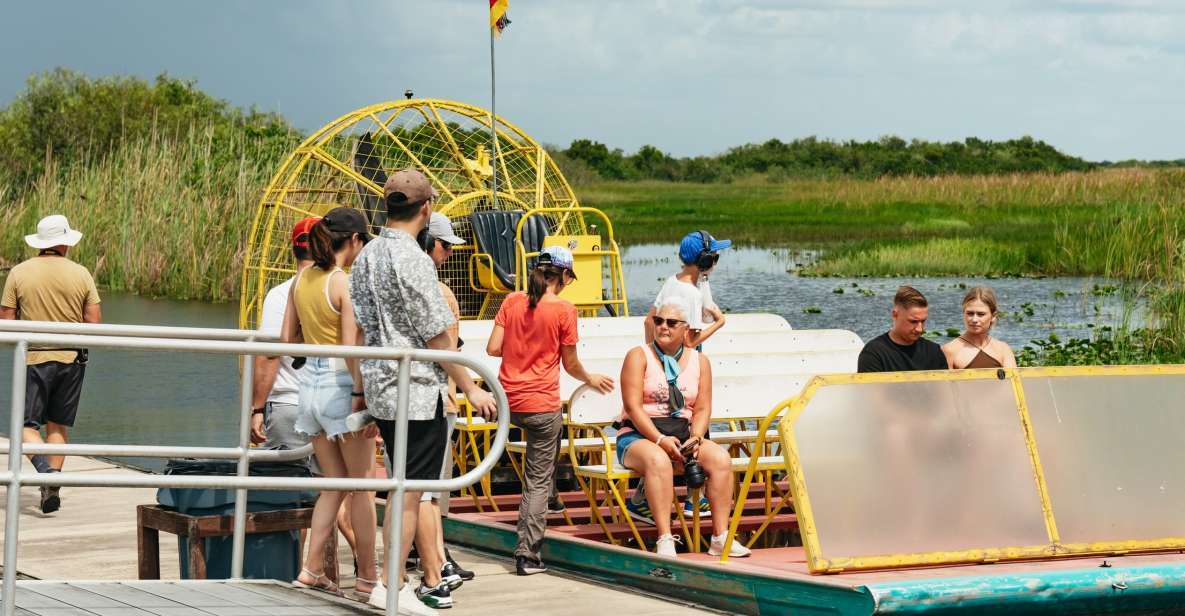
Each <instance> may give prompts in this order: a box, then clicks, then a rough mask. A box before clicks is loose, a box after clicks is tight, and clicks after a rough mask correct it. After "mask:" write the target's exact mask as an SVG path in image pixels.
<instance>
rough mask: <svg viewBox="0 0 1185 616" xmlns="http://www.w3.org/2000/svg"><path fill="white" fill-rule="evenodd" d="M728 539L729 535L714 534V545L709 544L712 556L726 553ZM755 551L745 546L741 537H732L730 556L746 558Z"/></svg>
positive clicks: (709, 552) (729, 549) (709, 551)
mask: <svg viewBox="0 0 1185 616" xmlns="http://www.w3.org/2000/svg"><path fill="white" fill-rule="evenodd" d="M726 539H728V535H727V534H724V535H712V545H710V546H708V554H709V555H710V556H720V555H721V554H723V553H724V541H725V540H726ZM752 553H753V552H751V551H749V548H747V547H745V546H744V545H743V544H742V543H741V540H740V538H739V537H733V538H732V546H730V547H729V548H728V557H729V558H744V557H746V556H748V555H750V554H752Z"/></svg>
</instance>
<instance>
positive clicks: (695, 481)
mask: <svg viewBox="0 0 1185 616" xmlns="http://www.w3.org/2000/svg"><path fill="white" fill-rule="evenodd" d="M683 480H684V481H686V482H687V489H689V490H698V489H699V488H702V487H704V482H705V481H707V480H708V477H707V475H704V469H703V467H702V466H700V465H699V460H696V459H695V458H694V457H692V456H687V459H685V460H683Z"/></svg>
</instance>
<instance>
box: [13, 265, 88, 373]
mask: <svg viewBox="0 0 1185 616" xmlns="http://www.w3.org/2000/svg"><path fill="white" fill-rule="evenodd" d="M97 303H99V290H98V289H96V288H95V279H94V278H92V277H91V273H90V272H88V271H87V269H86V268H85V267H83V266H81V265H79V264H77V263H75V262H73V261H71V260H70V259H67V258H66V257H56V256H52V255H47V256H39V257H33V258H32V259H29V260H28V261H24V262H23V263H20V264H19V265H17V266H16V267H14V268H12V271H11V272H9V273H8V280H6V281H5V282H4V298H3V299H2V300H0V306H4V307H5V308H14V309H16V318H17V319H20V320H22V321H56V322H59V323H82V311H83V308H85V307H86V306H89V305H91V304H97ZM75 355H77V353H74V352H73V351H40V352H38V351H30V352H29V361H28V363H29V365H33V364H42V363H45V362H49V361H56V362H61V363H64V364H68V363H71V362H73V361H74V357H75Z"/></svg>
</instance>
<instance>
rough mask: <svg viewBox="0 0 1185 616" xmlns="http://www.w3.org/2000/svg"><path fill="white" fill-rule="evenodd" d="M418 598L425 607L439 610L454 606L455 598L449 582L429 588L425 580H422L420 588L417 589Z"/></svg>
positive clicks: (442, 582)
mask: <svg viewBox="0 0 1185 616" xmlns="http://www.w3.org/2000/svg"><path fill="white" fill-rule="evenodd" d="M416 596H417V597H419V598H420V601H422V602H423V603H424V605H426V606H428V607H430V608H433V609H437V610H446V609H448V608H450V607H452V606H453V596H452V594H451V593H449V589H448V582H444V581H441V582H440V583H439V584H437V585H436V586H428V585H426V584H425V583H424V580H420V587H419V588H417V589H416Z"/></svg>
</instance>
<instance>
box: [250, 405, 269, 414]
mask: <svg viewBox="0 0 1185 616" xmlns="http://www.w3.org/2000/svg"><path fill="white" fill-rule="evenodd" d="M266 410H267V407H266V406H261V407H259V408H257V409H251V414H252V415H262V414H263V412H264V411H266Z"/></svg>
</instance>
